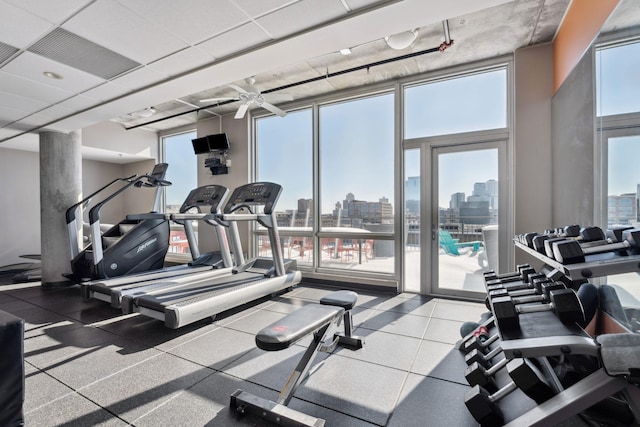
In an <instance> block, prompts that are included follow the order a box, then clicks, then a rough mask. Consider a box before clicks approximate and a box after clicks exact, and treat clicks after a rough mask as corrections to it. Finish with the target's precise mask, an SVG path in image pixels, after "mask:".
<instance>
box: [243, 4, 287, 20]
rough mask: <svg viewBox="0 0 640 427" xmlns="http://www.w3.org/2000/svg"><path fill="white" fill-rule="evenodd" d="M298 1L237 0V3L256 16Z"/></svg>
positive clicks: (252, 15)
mask: <svg viewBox="0 0 640 427" xmlns="http://www.w3.org/2000/svg"><path fill="white" fill-rule="evenodd" d="M296 1H298V0H261V1H255V0H235V3H236V4H237V5H238V6H240V8H241V9H242V10H244V11H245V12H246V13H247V14H248V15H249V16H251V17H252V18H256V17H258V16H260V15H264V14H265V13H267V12H271V11H274V10H276V9H280V8H281V7H283V6H285V5H287V4H291V3H295V2H296Z"/></svg>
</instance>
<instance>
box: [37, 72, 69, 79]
mask: <svg viewBox="0 0 640 427" xmlns="http://www.w3.org/2000/svg"><path fill="white" fill-rule="evenodd" d="M42 74H44V75H45V77H49V78H50V79H54V80H62V79H64V76H63V75H62V74H58V73H54V72H53V71H45V72H44V73H42Z"/></svg>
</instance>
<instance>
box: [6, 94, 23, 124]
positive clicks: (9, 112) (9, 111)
mask: <svg viewBox="0 0 640 427" xmlns="http://www.w3.org/2000/svg"><path fill="white" fill-rule="evenodd" d="M0 95H2V96H4V95H5V94H3V93H2V92H0ZM27 114H28V113H25V112H24V111H20V110H16V109H14V108H8V107H4V106H0V126H5V125H7V124H8V123H11V122H13V121H16V120H19V119H21V118H23V117H24V116H26V115H27Z"/></svg>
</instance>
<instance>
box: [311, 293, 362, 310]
mask: <svg viewBox="0 0 640 427" xmlns="http://www.w3.org/2000/svg"><path fill="white" fill-rule="evenodd" d="M356 301H358V294H356V293H355V292H353V291H335V292H331V293H330V294H329V295H326V296H324V297H322V298H320V304H322V305H335V306H336V307H342V308H344V309H345V310H351V309H352V308H353V306H354V305H356Z"/></svg>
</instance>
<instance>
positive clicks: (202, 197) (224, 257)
mask: <svg viewBox="0 0 640 427" xmlns="http://www.w3.org/2000/svg"><path fill="white" fill-rule="evenodd" d="M228 197H229V189H227V188H226V187H224V186H222V185H205V186H202V187H199V188H196V189H195V190H192V191H191V192H190V193H189V195H188V196H187V198H186V200H185V201H184V203H183V204H182V206H181V207H180V211H179V213H174V214H170V215H169V219H170V220H172V221H174V222H177V223H179V224H181V225H183V227H184V230H185V234H186V236H187V242H188V244H189V249H190V252H191V257H192V260H191V262H189V263H188V264H183V265H176V266H171V267H166V268H162V269H159V270H153V271H149V272H144V273H138V274H131V275H126V276H119V277H114V278H111V279H98V280H93V281H90V282H84V283H81V285H80V286H81V290H82V295H83V297H85V298H94V299H98V300H102V301H106V302H110V303H111V305H112V306H113V307H114V308H120V302H121V300H122V297H123V296H124V295H129V294H141V293H144V292H145V291H148V290H151V289H155V290H159V289H169V288H171V287H175V286H179V285H181V284H183V283H186V282H187V281H192V280H195V279H196V278H197V279H204V278H211V277H216V276H218V275H220V274H225V273H229V272H231V268H232V267H233V265H234V261H233V259H232V257H231V250H230V249H229V240H228V237H227V232H226V230H227V228H228V227H225V226H223V225H221V224H219V223H218V222H217V221H218V218H219V217H220V214H221V213H222V206H223V205H224V204H225V202H226V201H227V198H228ZM193 210H196V211H197V212H192V211H193ZM193 221H200V222H206V223H207V224H209V225H211V226H213V227H214V230H215V232H216V237H217V239H218V242H219V246H220V251H215V252H207V253H205V254H200V251H199V249H198V240H197V238H196V233H195V230H194V227H193ZM229 228H231V230H232V231H231V234H232V236H238V232H237V226H236V224H235V223H233V224H232V226H231V227H229ZM235 239H237V241H239V237H236V238H235ZM234 255H235V256H236V262H237V264H238V265H240V264H242V263H243V262H244V258H240V259H238V255H239V256H240V257H242V251H241V250H240V253H239V254H238V251H236V250H234Z"/></svg>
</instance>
